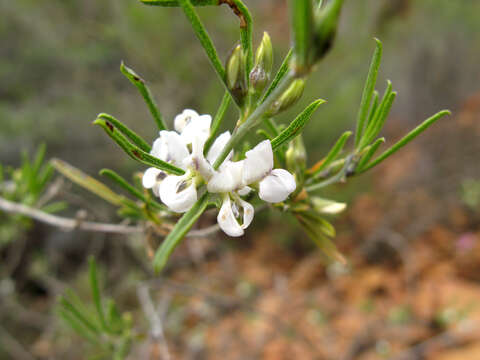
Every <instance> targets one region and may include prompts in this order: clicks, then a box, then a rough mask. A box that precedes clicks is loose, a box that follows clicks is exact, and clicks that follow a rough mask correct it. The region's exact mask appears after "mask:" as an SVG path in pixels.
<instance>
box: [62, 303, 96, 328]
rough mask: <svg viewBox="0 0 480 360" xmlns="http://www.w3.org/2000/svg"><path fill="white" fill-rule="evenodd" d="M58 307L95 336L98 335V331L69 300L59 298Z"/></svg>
mask: <svg viewBox="0 0 480 360" xmlns="http://www.w3.org/2000/svg"><path fill="white" fill-rule="evenodd" d="M60 305H61V306H62V307H63V308H64V309H65V310H66V311H68V312H69V313H71V314H72V315H73V316H74V317H75V318H76V319H78V320H79V321H80V322H81V323H82V324H83V325H84V326H85V327H86V328H88V329H89V330H90V331H92V332H93V333H95V334H98V333H99V330H98V329H97V327H96V326H95V324H93V323H91V322H90V320H88V319H87V318H86V317H85V316H84V315H83V314H82V313H81V312H80V311H79V310H78V309H77V308H76V307H75V306H74V305H73V304H72V303H71V302H70V301H69V300H67V299H66V298H65V297H61V298H60Z"/></svg>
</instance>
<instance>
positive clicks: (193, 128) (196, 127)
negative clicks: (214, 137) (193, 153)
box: [181, 115, 212, 145]
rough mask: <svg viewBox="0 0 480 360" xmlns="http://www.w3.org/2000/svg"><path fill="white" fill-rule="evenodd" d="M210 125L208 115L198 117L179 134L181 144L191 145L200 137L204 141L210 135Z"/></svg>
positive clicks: (210, 120)
mask: <svg viewBox="0 0 480 360" xmlns="http://www.w3.org/2000/svg"><path fill="white" fill-rule="evenodd" d="M211 123H212V117H211V116H210V115H200V116H198V117H196V118H192V120H191V121H190V122H189V123H188V124H186V125H185V127H184V128H183V130H182V132H181V136H182V139H183V142H184V143H185V144H187V145H188V144H191V143H192V142H193V139H194V138H195V137H196V136H200V137H202V138H203V139H205V141H206V140H207V139H208V136H209V135H210V124H211Z"/></svg>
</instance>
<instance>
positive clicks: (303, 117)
mask: <svg viewBox="0 0 480 360" xmlns="http://www.w3.org/2000/svg"><path fill="white" fill-rule="evenodd" d="M324 102H325V100H322V99H318V100H315V101H314V102H313V103H311V104H310V105H308V106H307V108H306V109H305V110H303V112H302V113H301V114H300V115H298V116H297V117H296V118H295V120H293V121H292V122H291V123H290V125H288V127H287V128H286V129H284V130H283V131H282V132H281V133H280V134H279V135H278V136H277V137H276V138H275V139H273V140H272V150H273V151H275V150H276V149H277V148H278V147H280V146H282V145H285V144H288V143H289V142H290V141H292V140H293V139H294V138H295V136H297V135H299V134H300V133H301V132H302V130H303V128H304V126H305V125H306V123H307V121H308V120H310V118H311V116H312V114H313V113H314V112H315V110H317V108H318V107H319V106H320V105H321V104H323V103H324Z"/></svg>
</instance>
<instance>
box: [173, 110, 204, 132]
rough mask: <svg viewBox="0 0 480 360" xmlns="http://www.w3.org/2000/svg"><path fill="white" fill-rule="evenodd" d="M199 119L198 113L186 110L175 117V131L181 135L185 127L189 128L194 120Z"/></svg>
mask: <svg viewBox="0 0 480 360" xmlns="http://www.w3.org/2000/svg"><path fill="white" fill-rule="evenodd" d="M197 117H198V113H197V112H196V111H195V110H191V109H185V110H183V112H182V113H181V114H178V115H177V116H175V120H174V121H173V124H174V126H175V130H177V131H178V132H179V133H181V132H182V131H183V129H184V128H185V126H187V125H188V124H189V123H190V122H191V121H192V120H193V119H196V118H197Z"/></svg>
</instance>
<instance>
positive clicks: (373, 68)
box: [355, 39, 382, 146]
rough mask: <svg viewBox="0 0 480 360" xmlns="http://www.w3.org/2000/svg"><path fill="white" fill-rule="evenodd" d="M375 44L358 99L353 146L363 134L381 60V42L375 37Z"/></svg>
mask: <svg viewBox="0 0 480 360" xmlns="http://www.w3.org/2000/svg"><path fill="white" fill-rule="evenodd" d="M375 41H376V43H377V46H376V48H375V52H374V53H373V58H372V62H371V64H370V70H369V71H368V75H367V81H366V82H365V88H364V89H363V94H362V100H361V101H360V108H359V110H358V116H357V130H356V132H355V146H357V145H358V144H359V142H360V139H361V138H362V135H363V130H364V126H365V121H366V119H367V116H368V110H369V108H370V102H371V100H372V96H373V92H374V91H375V84H376V82H377V75H378V69H379V68H380V62H381V60H382V42H381V41H380V40H378V39H375Z"/></svg>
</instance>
